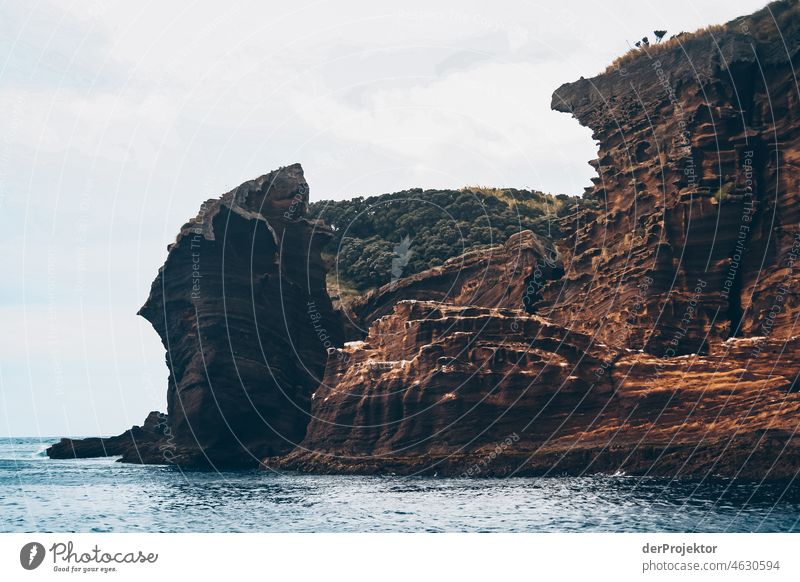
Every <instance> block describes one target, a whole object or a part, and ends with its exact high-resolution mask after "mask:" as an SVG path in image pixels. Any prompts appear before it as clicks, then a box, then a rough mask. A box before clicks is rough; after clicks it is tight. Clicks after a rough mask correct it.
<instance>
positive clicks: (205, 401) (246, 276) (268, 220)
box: [51, 165, 342, 468]
mask: <svg viewBox="0 0 800 582" xmlns="http://www.w3.org/2000/svg"><path fill="white" fill-rule="evenodd" d="M307 210H308V185H307V184H306V181H305V178H304V177H303V170H302V168H301V167H300V166H299V165H293V166H288V167H286V168H281V169H279V170H276V171H274V172H271V173H269V174H266V175H264V176H261V177H260V178H257V179H255V180H251V181H249V182H245V183H244V184H242V185H241V186H239V187H238V188H236V189H235V190H232V191H231V192H228V193H227V194H224V195H223V196H221V197H220V198H217V199H211V200H207V201H206V202H204V203H203V204H202V205H201V207H200V211H199V212H198V214H197V216H195V217H194V218H193V219H192V220H190V221H189V222H187V223H186V224H185V225H184V226H183V227H182V228H181V230H180V232H179V233H178V236H177V239H176V241H175V242H174V243H173V244H171V245H170V246H169V248H168V250H169V252H168V255H167V259H166V262H165V263H164V266H163V267H161V269H160V270H159V272H158V276H157V277H156V279H155V280H154V281H153V284H152V287H151V290H150V296H149V297H148V299H147V301H146V303H145V304H144V306H143V307H142V308H141V310H140V311H139V314H140V315H142V316H143V317H144V318H146V319H147V320H148V321H149V322H150V323H151V324H152V325H153V327H154V328H155V330H156V332H158V335H159V336H160V337H161V340H162V342H163V344H164V347H165V349H166V364H167V368H168V369H169V380H168V391H167V407H168V419H169V420H168V426H167V428H166V434H165V435H164V438H162V439H161V442H159V443H158V445H157V446H156V447H155V450H154V451H151V453H152V454H151V453H147V452H145V453H144V454H137V455H134V454H126V453H125V452H119V451H118V449H117V448H116V447H115V446H113V444H114V443H113V442H112V443H109V442H108V441H107V440H106V441H102V442H100V441H98V442H94V440H87V441H69V442H62V443H60V444H59V445H57V447H55V448H54V449H52V454H51V456H58V455H66V456H95V453H97V451H99V450H105V451H106V452H108V453H109V454H110V455H116V454H122V455H123V459H122V460H124V461H131V462H145V463H150V462H152V463H173V464H177V465H181V466H186V467H207V468H223V467H226V468H228V467H248V466H257V465H258V462H259V460H260V459H261V458H263V457H264V456H267V455H272V454H276V453H280V452H288V451H290V450H291V449H292V448H293V447H294V446H295V445H297V443H299V442H300V441H301V440H302V439H303V437H304V435H305V428H306V425H307V424H308V420H309V409H310V396H311V393H312V392H313V391H314V389H315V388H316V386H317V385H318V384H319V382H320V380H321V379H322V376H323V373H324V368H325V361H326V358H327V347H328V346H333V345H341V341H342V331H341V321H340V318H339V316H338V314H335V313H334V312H333V309H332V307H331V302H330V299H329V297H328V294H327V292H326V289H325V268H324V265H323V262H322V260H321V258H320V249H321V248H322V247H323V246H324V245H325V243H326V242H327V240H328V238H329V237H330V231H329V229H328V228H327V227H326V226H325V225H323V224H322V223H321V222H318V221H315V220H309V219H308V218H306V213H307ZM129 432H130V431H129ZM131 434H132V436H136V434H138V433H136V434H133V433H131ZM126 435H128V433H125V434H123V435H120V437H115V438H116V439H118V440H119V439H120V438H121V440H123V441H125V442H126V443H127V442H128V441H129V440H130V439H129V438H127V436H126ZM128 436H130V435H128ZM95 440H96V439H95ZM148 444H149V443H145V444H144V445H143V450H144V451H147V450H149V448H148V447H147V446H146V445H148Z"/></svg>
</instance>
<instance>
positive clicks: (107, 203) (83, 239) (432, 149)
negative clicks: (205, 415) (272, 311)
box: [0, 0, 765, 436]
mask: <svg viewBox="0 0 800 582" xmlns="http://www.w3.org/2000/svg"><path fill="white" fill-rule="evenodd" d="M764 4H765V2H764V1H763V0H757V1H751V0H727V1H714V2H690V1H683V0H675V1H672V2H655V1H643V0H637V1H632V0H631V1H620V2H603V3H600V2H576V1H570V0H563V1H560V2H552V1H549V2H533V1H529V2H521V1H519V2H513V1H512V2H494V3H489V2H477V1H467V2H465V1H442V2H432V1H430V0H427V1H424V2H417V1H405V2H391V3H388V2H386V3H384V2H367V1H359V2H343V1H336V2H324V1H317V2H302V1H300V2H298V1H292V2H274V1H266V2H264V1H258V2H225V3H222V2H215V3H212V2H182V3H165V2H119V1H108V0H87V1H83V0H79V1H73V2H70V1H68V0H65V1H59V2H46V1H45V2H34V1H28V0H12V1H11V2H6V3H4V4H3V5H2V7H0V116H2V117H0V118H1V119H2V131H0V219H2V232H3V235H2V238H0V245H2V248H1V249H0V257H2V259H1V260H2V265H0V266H1V267H2V272H3V273H5V274H6V275H5V276H4V277H3V278H2V280H0V311H1V312H2V321H3V334H2V335H1V336H0V357H1V359H0V436H7V435H29V436H37V435H46V436H52V435H62V434H110V433H118V432H120V431H121V430H123V429H124V428H127V427H128V426H130V425H131V424H134V423H139V422H141V421H142V420H143V419H144V417H145V415H146V413H147V412H148V411H149V410H153V409H161V410H164V409H165V391H166V377H167V369H166V366H165V365H164V354H163V348H162V346H161V343H160V341H159V339H158V336H157V335H156V334H155V332H154V331H153V330H152V329H151V328H150V326H149V324H148V323H147V322H145V321H144V320H143V319H141V318H139V317H137V316H136V315H135V314H136V311H137V309H138V308H139V306H140V305H141V304H142V303H143V301H144V299H145V298H146V296H147V293H148V290H149V286H150V282H151V281H152V279H153V277H154V276H155V273H156V271H157V269H158V267H159V266H160V265H161V264H162V262H163V260H164V258H165V256H166V245H167V244H168V243H169V242H171V241H172V240H173V239H174V237H175V234H176V232H177V230H178V228H179V226H180V225H181V224H183V222H184V221H185V220H186V219H187V218H189V217H190V216H193V215H194V214H195V212H196V210H197V208H198V206H199V204H200V202H201V201H202V200H204V199H205V198H207V197H209V196H213V195H218V194H220V193H222V192H224V191H227V190H229V189H230V188H232V187H234V186H236V185H238V184H239V183H241V182H243V181H245V180H247V179H250V178H253V177H255V176H258V175H261V174H263V173H266V172H268V171H270V170H272V169H275V168H277V167H279V166H282V165H286V164H290V163H293V162H300V163H302V164H303V166H304V168H305V171H306V178H307V179H308V181H309V184H310V186H311V196H312V199H322V198H345V197H350V196H353V195H358V194H379V193H383V192H391V191H396V190H400V189H403V188H408V187H413V186H421V187H445V186H447V187H460V186H464V185H467V184H470V185H474V184H480V185H495V186H516V187H523V188H536V189H540V190H545V191H550V192H554V193H557V192H565V193H571V194H577V193H580V192H581V191H582V190H583V187H584V186H586V185H588V183H589V178H590V177H591V176H592V170H591V168H590V167H589V166H588V165H587V163H586V162H587V161H588V160H589V159H591V158H592V157H594V155H595V146H594V144H593V142H592V140H591V138H590V135H589V131H588V130H586V129H585V128H581V127H579V126H578V124H577V122H576V121H574V120H572V119H570V118H569V117H568V116H566V115H563V114H559V113H555V112H552V111H550V109H549V103H550V95H551V93H552V91H553V90H554V89H555V88H556V87H558V86H559V85H560V84H561V83H563V82H566V81H571V80H575V79H578V78H579V77H580V76H591V75H593V74H596V73H598V72H599V71H601V70H603V69H604V68H605V66H606V65H607V64H608V63H609V62H610V61H611V60H613V58H614V57H615V56H617V55H618V54H620V53H622V52H624V51H625V50H626V49H627V44H626V40H627V41H629V42H631V43H633V42H634V41H635V40H636V39H638V38H640V37H641V36H643V35H645V34H648V35H651V36H652V31H653V29H656V28H666V29H667V30H669V31H670V33H672V32H678V31H680V30H686V31H690V30H693V29H696V28H698V27H701V26H705V25H707V24H711V23H717V22H725V21H727V20H730V19H731V18H734V17H736V16H739V15H741V14H746V13H750V12H752V11H754V10H756V9H758V8H761V7H762V6H763V5H764Z"/></svg>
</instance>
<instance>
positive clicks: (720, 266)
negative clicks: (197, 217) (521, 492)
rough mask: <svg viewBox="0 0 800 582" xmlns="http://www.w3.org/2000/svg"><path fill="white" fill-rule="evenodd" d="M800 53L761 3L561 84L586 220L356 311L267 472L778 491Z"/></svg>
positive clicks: (790, 5) (783, 446) (795, 224)
mask: <svg viewBox="0 0 800 582" xmlns="http://www.w3.org/2000/svg"><path fill="white" fill-rule="evenodd" d="M798 41H800V9H799V8H798V3H797V2H777V3H773V4H771V5H770V6H769V7H768V8H766V9H765V10H762V11H760V12H758V13H756V14H754V15H752V16H749V17H745V18H740V19H738V20H736V21H734V22H731V23H729V24H727V25H725V26H719V27H711V28H710V29H707V30H705V31H700V32H698V33H694V34H690V35H681V36H679V37H678V38H676V39H673V40H671V41H669V42H666V43H664V44H662V45H658V46H652V47H647V48H645V49H643V50H637V51H634V52H632V53H631V54H629V55H626V56H625V57H623V58H622V59H619V60H618V62H616V63H615V64H614V65H613V66H612V67H610V68H609V69H608V70H607V71H606V72H605V73H603V74H601V75H599V76H597V77H594V78H591V79H581V80H580V81H578V82H575V83H570V84H567V85H564V86H562V87H561V88H559V89H558V90H557V91H556V92H555V94H554V96H553V108H554V109H556V110H558V111H564V112H569V113H571V114H572V115H574V116H575V117H576V118H577V119H578V121H579V122H580V123H582V124H584V125H587V126H588V127H590V128H591V129H592V130H593V132H594V137H595V139H597V140H598V142H599V152H598V159H597V160H595V161H594V162H592V163H593V165H594V166H595V167H596V168H597V171H598V177H597V178H596V179H595V181H594V184H593V186H592V187H590V188H589V189H587V192H586V194H585V195H586V196H587V197H590V198H593V199H596V200H597V201H598V202H599V204H597V205H596V206H597V209H596V210H593V209H592V207H591V205H586V206H585V207H581V209H580V212H579V213H578V214H576V215H575V216H572V217H570V218H569V219H568V220H566V221H565V224H564V225H563V230H565V231H566V232H567V233H568V236H567V238H566V239H563V240H561V241H556V243H555V245H556V247H557V252H556V253H549V252H542V251H541V250H539V251H534V248H535V247H536V245H533V244H522V245H520V244H519V242H520V240H519V239H517V240H516V241H514V242H512V244H511V245H510V246H512V247H513V246H514V244H517V245H518V247H519V248H526V249H529V250H528V251H526V253H524V254H523V256H525V257H526V259H525V260H524V261H523V262H522V263H520V262H519V261H514V260H508V255H513V254H514V253H508V252H507V250H506V251H503V252H504V253H505V256H506V258H505V259H503V260H501V261H500V263H501V264H500V265H493V262H492V260H491V259H488V258H487V257H486V256H485V255H481V254H480V253H477V254H472V255H468V256H466V257H463V258H460V259H456V260H451V261H450V263H449V268H448V265H445V266H444V268H441V269H435V270H431V271H428V272H425V273H420V274H419V275H417V276H415V277H411V278H409V279H408V280H405V281H399V282H395V283H394V284H392V285H389V286H384V287H383V288H381V289H379V290H377V291H376V292H374V293H373V294H371V295H370V296H368V297H366V298H364V299H363V300H361V301H360V302H357V303H356V304H354V306H353V311H354V312H355V313H356V314H357V315H358V316H359V317H360V318H361V319H362V320H363V321H364V322H366V323H369V322H373V323H372V326H371V327H370V329H369V333H368V335H367V336H366V339H365V341H364V342H356V343H350V344H348V345H347V346H345V347H344V348H343V349H342V350H338V351H336V352H335V353H336V355H337V358H336V362H338V363H335V364H332V365H329V366H328V369H327V372H326V377H325V382H324V383H323V385H322V386H320V388H318V389H317V391H316V393H315V397H314V400H313V407H312V410H313V415H314V420H313V421H312V423H311V425H310V426H309V429H308V434H307V437H306V439H305V441H304V442H303V445H302V446H301V447H300V448H298V449H296V450H295V451H293V452H292V453H290V454H289V455H288V456H284V457H279V458H270V459H268V460H267V465H269V466H271V467H282V468H293V469H300V470H306V471H322V472H384V471H385V472H395V473H402V474H411V473H426V474H434V473H438V474H450V475H460V474H466V475H497V476H507V475H531V474H536V475H539V474H549V475H552V474H561V473H566V474H575V475H578V474H584V473H592V472H612V473H613V472H617V471H622V472H626V473H633V474H642V475H669V476H675V475H690V476H709V475H726V476H731V477H748V478H759V479H760V478H788V477H794V476H796V474H797V472H798V471H799V470H800V457H799V456H798V452H800V451H799V450H798V444H799V442H800V441H798V439H797V437H796V436H795V434H796V432H797V429H798V428H799V425H798V421H797V412H798V406H800V395H798V393H797V390H798V367H797V366H798V364H799V363H800V362H798V357H799V356H798V353H799V352H798V347H800V346H798V339H797V335H798V333H797V331H796V330H795V322H796V319H797V317H798V315H799V314H800V306H799V304H798V293H799V292H800V289H798V286H797V278H798V277H797V271H796V268H797V267H796V262H797V260H798V256H800V214H798V212H799V210H798V209H799V208H800V205H798V201H799V200H800V199H799V198H798V196H797V192H798V180H799V178H798V176H799V175H800V174H799V173H798V167H797V165H798V162H799V161H800V150H799V149H798V145H799V144H798V135H799V134H798V131H800V130H799V129H798V115H799V114H798V111H800V109H798V107H797V105H798V94H799V93H798V88H797V85H796V83H795V79H794V73H793V71H794V70H795V68H796V67H797V66H798V64H800V63H798V57H797V55H798V50H799V49H798V46H800V42H798ZM498 256H500V255H499V254H498ZM543 256H551V257H552V256H558V257H559V264H558V265H557V266H556V265H555V264H554V263H553V262H552V261H550V265H549V266H551V267H556V268H551V269H550V270H549V271H548V272H547V276H545V277H541V278H539V279H537V284H536V293H535V294H533V295H525V292H524V291H523V290H524V289H525V287H526V286H525V283H526V281H530V280H533V279H532V272H533V270H535V269H536V265H537V264H543V262H542V260H541V259H542V257H543ZM455 263H458V264H460V265H463V270H460V269H459V268H454V267H453V265H454V264H455ZM503 264H505V265H508V268H507V269H506V268H504V267H503ZM484 266H486V267H487V268H486V269H484ZM562 267H563V272H561V269H562ZM483 272H486V273H491V274H490V276H488V277H486V278H481V273H483ZM562 275H563V276H562ZM473 289H482V290H483V292H479V293H472V292H471V291H472V290H473ZM487 290H488V292H487ZM523 296H524V297H526V299H525V303H524V310H520V311H514V309H513V308H516V309H519V308H521V307H523V304H522V301H521V298H522V297H523ZM404 299H436V300H437V301H445V302H448V303H450V305H443V304H441V303H424V302H423V303H407V302H404V301H402V300H404ZM398 301H399V303H398ZM471 303H472V305H470V304H471ZM492 307H494V308H498V307H499V308H511V309H491V308H492ZM392 308H394V310H393V311H391V309H392ZM487 308H490V309H487ZM534 313H535V314H536V315H533V314H534ZM540 316H541V317H540ZM543 317H544V318H546V319H543ZM342 362H346V364H344V363H342Z"/></svg>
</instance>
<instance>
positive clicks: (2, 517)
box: [0, 438, 800, 532]
mask: <svg viewBox="0 0 800 582" xmlns="http://www.w3.org/2000/svg"><path fill="white" fill-rule="evenodd" d="M56 440H57V439H45V440H41V439H38V438H14V439H0V531H4V532H9V531H11V532H33V531H37V532H39V531H43V532H419V531H426V532H440V531H441V532H445V531H446V532H791V531H800V486H798V484H797V483H796V482H795V483H794V484H792V483H770V484H761V485H759V484H758V483H752V482H734V481H727V480H719V479H714V480H706V481H698V480H694V481H692V480H680V481H676V480H670V479H660V478H644V479H643V478H638V477H626V476H614V477H582V478H552V477H550V478H542V479H534V478H519V479H508V480H496V479H472V480H467V479H441V478H422V477H415V478H402V477H336V476H311V475H297V474H289V473H283V474H275V473H268V472H258V471H246V472H232V473H204V472H181V471H180V470H178V469H175V468H170V467H157V466H138V465H126V464H122V463H116V462H114V460H113V459H89V460H66V461H54V460H50V459H48V458H47V457H45V456H44V449H45V448H46V446H47V445H49V444H51V443H53V442H55V441H56Z"/></svg>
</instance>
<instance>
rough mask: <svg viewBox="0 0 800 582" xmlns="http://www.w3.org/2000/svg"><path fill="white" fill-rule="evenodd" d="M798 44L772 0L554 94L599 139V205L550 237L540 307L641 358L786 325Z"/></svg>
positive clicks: (776, 332) (790, 312)
mask: <svg viewBox="0 0 800 582" xmlns="http://www.w3.org/2000/svg"><path fill="white" fill-rule="evenodd" d="M798 46H800V8H799V7H798V3H797V2H776V3H773V4H771V5H770V6H768V7H767V8H765V9H764V10H761V11H759V12H757V13H756V14H754V15H752V16H748V17H743V18H740V19H737V20H735V21H733V22H730V23H729V24H727V25H725V26H721V27H712V28H711V29H708V30H706V31H701V32H699V33H695V34H692V35H683V36H681V37H679V38H678V39H675V40H674V41H672V42H670V43H667V44H665V45H660V46H653V47H650V48H648V49H645V50H641V51H636V52H635V53H633V54H632V55H629V56H627V57H626V58H623V59H621V60H620V61H619V62H618V63H617V64H616V65H614V66H612V67H610V68H609V70H608V71H606V72H605V73H604V74H602V75H599V76H597V77H594V78H591V79H581V80H580V81H577V82H575V83H568V84H566V85H564V86H562V87H560V88H559V89H558V90H556V92H555V93H554V95H553V102H552V107H553V108H554V109H556V110H558V111H563V112H569V113H571V114H572V115H574V116H575V117H576V118H577V119H578V121H579V122H580V123H581V124H583V125H586V126H588V127H589V128H591V129H592V131H593V135H594V138H595V139H596V140H598V141H599V143H600V149H599V156H598V159H597V160H595V161H594V162H592V164H593V165H594V167H595V168H596V169H597V172H598V177H597V178H596V179H595V184H594V186H593V187H591V188H589V189H588V190H587V192H586V196H589V197H592V198H596V199H597V200H598V201H599V202H600V205H599V206H600V207H599V210H597V211H591V210H587V211H586V212H585V213H584V214H583V215H582V216H580V217H577V220H576V221H575V222H574V223H573V226H574V227H575V228H574V235H573V236H572V237H571V238H570V239H569V240H568V241H567V242H566V244H563V245H561V251H562V255H563V257H564V264H565V267H566V270H567V273H566V276H565V278H564V279H563V280H562V281H559V282H558V283H556V284H551V285H549V288H548V289H546V290H544V293H543V294H544V296H545V301H546V302H547V303H549V305H550V309H549V310H548V311H547V313H548V315H549V316H550V317H552V318H553V319H554V320H555V321H557V322H560V323H562V324H564V325H570V326H576V327H577V328H580V329H582V330H584V331H586V332H587V333H591V334H593V335H594V334H596V335H597V337H598V338H600V339H602V340H603V341H606V342H608V343H610V344H614V345H618V346H627V347H636V348H643V349H645V350H646V351H648V352H650V353H652V354H654V355H672V354H673V353H677V354H689V353H697V352H702V353H704V352H706V351H707V350H708V343H709V342H713V341H718V340H724V339H726V338H728V337H731V336H754V335H758V336H762V335H763V336H770V337H774V338H788V337H791V336H792V335H795V334H796V333H797V331H795V321H796V319H797V316H798V314H800V295H798V294H799V293H800V289H799V288H798V287H797V285H796V282H797V265H795V262H796V261H797V259H798V256H800V226H799V224H800V197H798V195H797V192H798V188H799V187H800V171H799V170H800V167H799V164H800V141H799V140H800V117H798V116H800V108H799V107H798V96H799V95H800V93H798V86H797V81H796V78H795V74H794V71H795V69H796V68H797V63H798Z"/></svg>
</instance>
